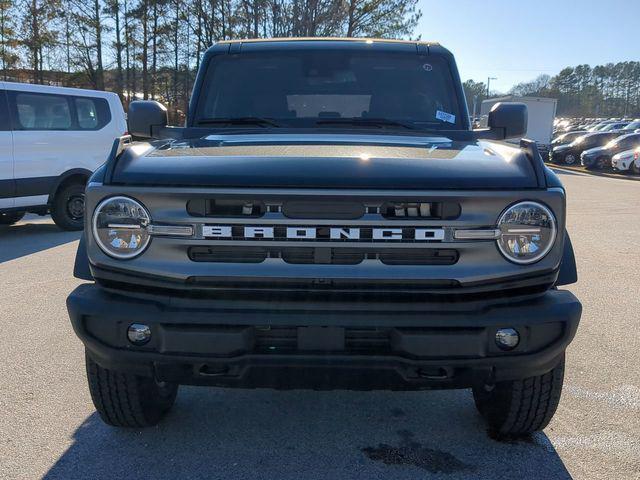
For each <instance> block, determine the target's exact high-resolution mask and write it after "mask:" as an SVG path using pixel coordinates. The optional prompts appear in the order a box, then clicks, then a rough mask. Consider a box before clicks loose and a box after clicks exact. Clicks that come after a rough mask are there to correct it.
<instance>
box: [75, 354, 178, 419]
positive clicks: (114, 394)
mask: <svg viewBox="0 0 640 480" xmlns="http://www.w3.org/2000/svg"><path fill="white" fill-rule="evenodd" d="M85 362H86V366H87V380H88V381H89V391H90V393H91V399H92V400H93V404H94V405H95V407H96V410H97V411H98V413H99V414H100V417H101V418H102V420H103V421H104V422H105V423H107V424H108V425H112V426H114V427H129V428H142V427H151V426H153V425H156V424H157V423H158V422H159V421H160V420H161V419H162V417H163V416H164V415H165V414H166V413H167V412H168V411H169V410H170V409H171V407H172V406H173V404H174V402H175V399H176V395H177V393H178V384H175V383H166V382H163V383H159V382H156V381H155V380H154V379H153V378H148V377H141V376H138V375H133V374H130V373H123V372H117V371H114V370H109V369H106V368H102V367H101V366H100V365H98V364H97V363H96V362H94V361H93V360H92V359H91V358H90V357H89V355H88V354H86V353H85Z"/></svg>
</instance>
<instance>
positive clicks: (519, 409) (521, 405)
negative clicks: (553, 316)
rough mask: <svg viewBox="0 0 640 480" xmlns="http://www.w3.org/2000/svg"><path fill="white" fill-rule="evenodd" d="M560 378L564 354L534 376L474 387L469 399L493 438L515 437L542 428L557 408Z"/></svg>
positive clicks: (561, 376) (562, 373) (560, 385)
mask: <svg viewBox="0 0 640 480" xmlns="http://www.w3.org/2000/svg"><path fill="white" fill-rule="evenodd" d="M563 378H564V356H563V358H562V360H561V361H560V363H559V364H558V365H557V366H556V367H555V368H554V369H553V370H551V371H550V372H548V373H545V374H544V375H540V376H538V377H530V378H525V379H524V380H514V381H511V382H500V383H497V384H496V385H495V386H493V387H492V388H487V387H474V388H473V399H474V400H475V403H476V407H477V408H478V411H479V412H480V414H481V415H482V416H483V417H484V419H485V420H486V421H487V423H488V425H489V433H490V434H491V435H492V436H495V437H519V436H525V435H529V434H531V433H533V432H537V431H539V430H542V429H543V428H544V427H546V426H547V425H548V424H549V421H550V420H551V417H553V414H554V413H555V411H556V409H557V408H558V403H559V402H560V393H561V392H562V381H563Z"/></svg>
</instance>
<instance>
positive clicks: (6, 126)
mask: <svg viewBox="0 0 640 480" xmlns="http://www.w3.org/2000/svg"><path fill="white" fill-rule="evenodd" d="M7 130H11V125H10V122H9V106H8V105H7V92H5V91H4V90H0V132H6V131H7Z"/></svg>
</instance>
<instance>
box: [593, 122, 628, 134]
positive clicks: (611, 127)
mask: <svg viewBox="0 0 640 480" xmlns="http://www.w3.org/2000/svg"><path fill="white" fill-rule="evenodd" d="M627 125H629V122H611V123H608V124H607V125H605V126H604V127H602V128H601V129H599V130H598V132H613V131H615V130H622V129H623V128H625V127H626V126H627Z"/></svg>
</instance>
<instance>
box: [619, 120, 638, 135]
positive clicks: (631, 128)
mask: <svg viewBox="0 0 640 480" xmlns="http://www.w3.org/2000/svg"><path fill="white" fill-rule="evenodd" d="M636 130H640V120H634V121H632V122H629V123H628V124H627V125H626V126H625V127H624V128H622V132H624V133H628V132H629V133H630V132H635V131H636Z"/></svg>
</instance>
